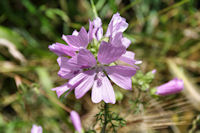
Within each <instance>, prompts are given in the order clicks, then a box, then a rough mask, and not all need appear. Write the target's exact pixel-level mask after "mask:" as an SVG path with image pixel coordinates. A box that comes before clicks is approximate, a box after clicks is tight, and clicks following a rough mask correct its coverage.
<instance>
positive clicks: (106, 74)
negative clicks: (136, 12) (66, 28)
mask: <svg viewBox="0 0 200 133" xmlns="http://www.w3.org/2000/svg"><path fill="white" fill-rule="evenodd" d="M127 27H128V24H127V23H126V21H125V19H124V18H122V17H121V16H120V15H119V13H117V14H115V15H113V18H112V20H111V22H110V24H109V26H108V30H107V33H106V35H105V36H103V29H102V23H101V19H100V18H96V19H95V20H93V21H92V22H91V21H90V26H89V32H88V33H87V32H86V30H85V29H84V28H81V30H80V32H79V33H78V32H77V31H75V32H74V33H73V35H67V36H63V40H65V41H66V42H67V43H68V44H69V47H71V48H73V50H72V51H71V52H74V51H77V52H76V54H75V55H73V56H71V58H68V57H63V56H60V57H59V58H58V60H57V61H58V64H59V66H60V70H59V72H58V75H59V76H60V77H62V78H65V79H69V81H68V83H65V84H64V85H62V86H60V87H56V88H53V89H52V90H53V91H56V93H57V96H58V97H60V96H61V95H62V94H64V93H65V92H68V93H69V92H71V91H72V90H75V96H76V98H77V99H79V98H81V97H83V96H84V95H85V94H86V93H87V92H88V91H89V90H90V88H92V101H93V102H94V103H98V102H100V101H101V100H103V101H105V102H106V103H113V104H114V103H115V102H116V99H115V93H114V90H113V87H112V85H111V82H110V80H112V82H114V83H115V84H117V85H118V86H120V87H121V88H123V89H126V90H131V89H132V83H131V77H132V76H133V75H134V74H135V73H136V70H137V69H138V67H137V66H136V65H135V64H139V63H141V62H140V61H136V60H135V59H134V58H135V54H134V53H133V52H131V51H126V48H127V47H128V46H129V45H130V43H131V42H130V40H129V39H127V38H124V37H123V35H122V32H123V31H124V30H125V29H126V28H127ZM104 38H108V41H107V42H106V41H102V40H103V39H104ZM93 39H95V40H97V42H98V43H97V44H95V46H96V47H98V53H97V55H96V58H95V56H94V55H93V54H92V53H91V52H90V51H89V50H87V46H88V44H90V42H91V41H92V40H93ZM99 44H100V45H99ZM57 49H59V50H60V49H61V48H59V46H58V47H57ZM74 49H75V50H74ZM64 50H65V49H64ZM67 50H69V48H68V49H67ZM67 50H66V51H67ZM54 52H55V50H54ZM60 53H64V52H63V51H60ZM67 53H69V52H67ZM57 55H59V54H57ZM66 55H67V54H66ZM68 55H69V54H68ZM71 55H72V54H71ZM118 60H120V61H122V62H125V63H126V64H128V65H129V66H125V65H117V64H116V65H113V63H116V61H118ZM109 79H110V80H109ZM68 93H67V94H68Z"/></svg>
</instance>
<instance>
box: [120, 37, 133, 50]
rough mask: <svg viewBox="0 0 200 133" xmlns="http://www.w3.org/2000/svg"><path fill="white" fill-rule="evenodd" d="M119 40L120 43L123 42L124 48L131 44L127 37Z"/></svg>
mask: <svg viewBox="0 0 200 133" xmlns="http://www.w3.org/2000/svg"><path fill="white" fill-rule="evenodd" d="M121 41H122V44H123V45H124V46H125V47H126V48H128V47H129V45H130V44H131V40H129V39H128V38H126V37H123V38H122V40H121Z"/></svg>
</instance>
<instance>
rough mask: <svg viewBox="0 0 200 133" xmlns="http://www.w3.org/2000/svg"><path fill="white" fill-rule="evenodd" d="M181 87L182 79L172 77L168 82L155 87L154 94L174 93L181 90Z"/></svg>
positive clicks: (182, 85)
mask: <svg viewBox="0 0 200 133" xmlns="http://www.w3.org/2000/svg"><path fill="white" fill-rule="evenodd" d="M183 87H184V84H183V80H180V79H177V78H174V79H173V80H170V81H169V82H167V83H165V84H163V85H160V86H158V87H156V93H155V94H157V95H162V96H165V95H170V94H175V93H178V92H180V91H182V90H183Z"/></svg>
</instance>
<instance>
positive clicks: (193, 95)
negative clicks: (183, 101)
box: [167, 59, 200, 110]
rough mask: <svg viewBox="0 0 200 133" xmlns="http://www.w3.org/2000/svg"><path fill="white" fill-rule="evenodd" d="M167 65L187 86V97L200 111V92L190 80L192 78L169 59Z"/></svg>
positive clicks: (185, 92)
mask: <svg viewBox="0 0 200 133" xmlns="http://www.w3.org/2000/svg"><path fill="white" fill-rule="evenodd" d="M167 64H168V66H169V69H170V71H171V73H172V74H173V75H174V76H176V77H178V78H180V79H182V80H183V82H184V86H185V88H184V91H183V92H184V94H185V96H186V97H187V98H188V100H189V101H190V102H191V104H192V105H193V106H194V107H195V108H196V109H197V110H200V92H199V91H198V90H197V87H196V86H195V85H194V84H193V83H192V80H189V79H191V78H189V77H188V76H186V75H185V74H184V72H183V71H181V70H180V69H179V67H178V66H177V65H176V64H175V62H174V61H173V59H167Z"/></svg>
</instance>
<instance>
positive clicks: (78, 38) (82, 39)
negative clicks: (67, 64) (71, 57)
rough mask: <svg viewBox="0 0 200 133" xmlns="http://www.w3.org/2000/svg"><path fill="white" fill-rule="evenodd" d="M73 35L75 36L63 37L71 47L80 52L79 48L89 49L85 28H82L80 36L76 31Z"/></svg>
mask: <svg viewBox="0 0 200 133" xmlns="http://www.w3.org/2000/svg"><path fill="white" fill-rule="evenodd" d="M73 34H74V35H63V36H62V38H63V40H64V41H65V42H66V43H67V44H68V45H69V46H71V47H73V48H75V49H76V50H79V48H87V46H88V43H89V38H88V34H87V31H86V30H85V28H84V27H82V28H81V30H80V32H79V33H78V34H77V33H76V31H75V32H74V33H73Z"/></svg>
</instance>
